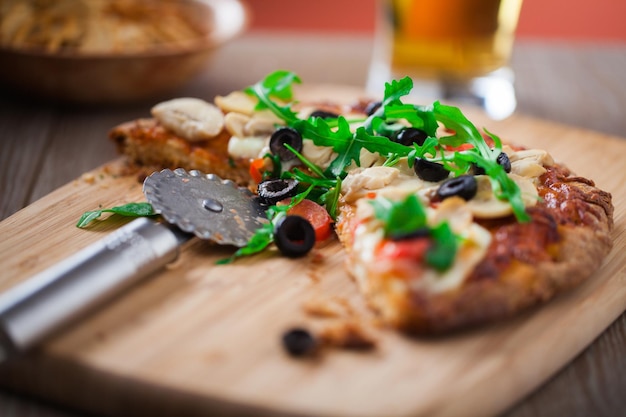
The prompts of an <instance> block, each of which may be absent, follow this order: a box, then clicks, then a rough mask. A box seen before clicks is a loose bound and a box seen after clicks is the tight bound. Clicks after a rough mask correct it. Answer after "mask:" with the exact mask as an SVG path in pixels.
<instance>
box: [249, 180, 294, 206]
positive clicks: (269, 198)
mask: <svg viewBox="0 0 626 417" xmlns="http://www.w3.org/2000/svg"><path fill="white" fill-rule="evenodd" d="M297 193H298V181H297V180H294V179H291V178H288V179H273V180H265V181H262V182H260V183H259V185H258V186H257V194H258V195H259V200H260V201H261V203H262V204H266V205H268V206H271V205H274V204H276V203H278V202H279V201H281V200H284V199H285V198H288V197H293V196H294V195H296V194H297Z"/></svg>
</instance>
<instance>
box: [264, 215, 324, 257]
mask: <svg viewBox="0 0 626 417" xmlns="http://www.w3.org/2000/svg"><path fill="white" fill-rule="evenodd" d="M274 243H275V244H276V246H277V247H278V249H279V250H280V251H281V253H282V254H283V255H285V256H287V257H289V258H299V257H301V256H304V255H306V254H307V253H308V252H309V251H310V250H311V249H312V248H313V245H315V230H314V229H313V226H311V223H309V221H308V220H307V219H305V218H304V217H300V216H285V217H283V218H282V219H280V220H279V221H278V224H276V227H275V228H274Z"/></svg>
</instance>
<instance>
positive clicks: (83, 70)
mask: <svg viewBox="0 0 626 417" xmlns="http://www.w3.org/2000/svg"><path fill="white" fill-rule="evenodd" d="M245 25H246V10H245V8H244V6H243V5H242V4H241V3H240V2H239V1H237V0H3V1H2V3H1V4H0V58H2V61H3V62H11V63H12V64H11V65H10V66H2V67H0V82H3V83H4V84H5V85H8V86H9V87H12V88H13V89H15V90H18V91H20V92H22V93H29V94H30V93H32V94H35V95H39V96H45V97H49V98H54V99H60V100H63V101H73V102H83V103H84V102H94V103H102V102H120V101H129V100H139V99H151V98H153V97H156V96H158V95H162V94H164V93H165V92H169V91H173V90H174V89H175V88H177V87H180V86H181V85H183V84H185V83H187V82H189V81H190V80H191V79H192V78H193V76H194V75H197V74H198V72H200V71H201V70H203V69H204V68H206V66H207V61H208V60H209V58H210V56H211V55H212V52H213V50H214V49H215V47H217V46H218V45H220V44H222V43H223V42H225V41H227V40H230V39H231V38H233V37H234V36H235V35H237V34H239V33H240V32H241V31H242V30H243V29H244V27H245Z"/></svg>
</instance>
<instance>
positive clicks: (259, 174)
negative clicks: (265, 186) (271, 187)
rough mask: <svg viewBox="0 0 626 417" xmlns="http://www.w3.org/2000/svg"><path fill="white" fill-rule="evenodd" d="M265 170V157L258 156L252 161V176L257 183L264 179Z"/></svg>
mask: <svg viewBox="0 0 626 417" xmlns="http://www.w3.org/2000/svg"><path fill="white" fill-rule="evenodd" d="M264 172H265V159H264V158H257V159H253V160H252V161H250V178H252V180H253V181H254V182H256V183H257V184H258V183H260V182H261V181H263V173H264Z"/></svg>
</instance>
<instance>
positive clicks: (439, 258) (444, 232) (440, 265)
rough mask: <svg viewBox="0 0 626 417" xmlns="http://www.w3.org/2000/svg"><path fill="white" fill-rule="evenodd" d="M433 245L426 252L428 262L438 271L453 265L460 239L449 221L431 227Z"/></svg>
mask: <svg viewBox="0 0 626 417" xmlns="http://www.w3.org/2000/svg"><path fill="white" fill-rule="evenodd" d="M430 235H431V237H432V239H433V245H432V246H431V247H430V248H429V249H428V251H427V252H426V263H428V265H430V266H432V267H433V268H435V269H436V270H438V271H445V270H447V269H448V268H450V267H451V266H452V264H453V263H454V258H455V256H456V252H457V249H458V239H457V237H456V235H455V234H454V233H453V232H452V229H451V228H450V224H448V222H443V223H439V225H437V226H435V227H433V228H432V229H430Z"/></svg>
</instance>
